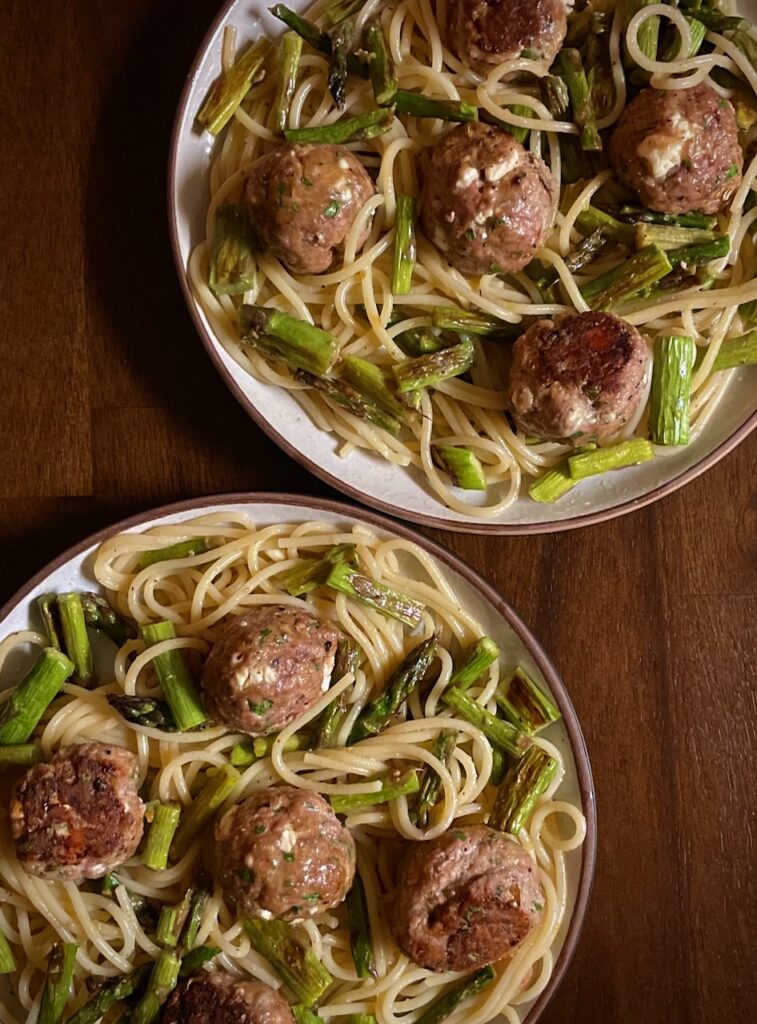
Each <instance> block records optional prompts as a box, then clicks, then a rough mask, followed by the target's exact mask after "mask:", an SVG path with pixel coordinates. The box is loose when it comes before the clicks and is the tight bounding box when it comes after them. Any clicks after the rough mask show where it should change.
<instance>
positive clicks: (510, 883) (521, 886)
mask: <svg viewBox="0 0 757 1024" xmlns="http://www.w3.org/2000/svg"><path fill="white" fill-rule="evenodd" d="M543 908H544V894H543V892H542V888H541V884H540V882H539V877H538V873H537V870H536V866H535V864H534V862H533V861H532V860H531V858H530V857H529V855H528V854H527V853H526V851H525V850H524V849H523V848H522V847H521V846H519V845H518V844H517V843H516V842H515V841H514V840H513V839H511V838H509V837H508V836H506V835H504V834H503V833H502V832H497V831H495V830H494V829H493V828H489V827H488V826H486V825H471V826H468V827H466V828H453V829H452V830H451V831H449V832H445V833H444V835H443V836H440V837H439V838H438V839H435V840H433V841H432V842H428V843H416V844H414V845H413V847H412V848H411V851H410V854H409V856H408V858H407V860H406V861H405V862H404V864H403V865H402V870H401V874H400V881H399V888H398V890H397V898H396V900H395V903H394V905H393V914H394V917H393V922H394V924H393V927H394V937H395V939H396V941H397V945H398V946H399V947H400V949H402V951H403V952H405V953H407V955H408V956H409V957H410V959H411V960H414V961H415V963H417V964H418V965H419V966H420V967H427V968H428V969H429V970H432V971H469V970H474V969H476V968H478V967H484V966H485V965H486V964H491V963H494V961H495V960H500V959H501V958H502V957H503V956H504V955H505V953H507V952H509V951H510V950H511V949H512V948H513V946H517V945H518V943H519V942H522V941H523V939H524V938H525V937H526V935H528V933H529V932H530V931H531V929H532V928H533V927H534V926H535V925H536V924H538V922H539V920H540V918H541V915H542V910H543Z"/></svg>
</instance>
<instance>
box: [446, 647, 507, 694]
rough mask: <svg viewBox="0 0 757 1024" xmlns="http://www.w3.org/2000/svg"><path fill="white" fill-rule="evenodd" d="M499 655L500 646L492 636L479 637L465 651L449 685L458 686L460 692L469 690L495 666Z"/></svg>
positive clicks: (450, 678)
mask: <svg viewBox="0 0 757 1024" xmlns="http://www.w3.org/2000/svg"><path fill="white" fill-rule="evenodd" d="M499 655H500V650H499V644H497V643H495V642H494V640H492V638H491V637H490V636H482V637H479V639H478V640H476V642H475V643H473V644H471V645H470V647H466V649H465V650H464V651H463V653H462V655H461V657H460V658H459V659H458V661H457V663H456V665H455V667H454V670H453V672H452V675H451V676H450V677H449V685H450V686H456V687H457V689H458V690H467V689H468V688H469V687H471V686H473V684H474V683H475V682H477V681H478V680H479V679H480V678H481V676H482V675H483V674H484V672H486V670H487V669H488V668H489V666H490V665H492V664H494V662H495V661H496V660H497V658H498V657H499Z"/></svg>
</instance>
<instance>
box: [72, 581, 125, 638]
mask: <svg viewBox="0 0 757 1024" xmlns="http://www.w3.org/2000/svg"><path fill="white" fill-rule="evenodd" d="M79 596H80V598H81V606H82V611H83V612H84V621H85V622H86V624H87V628H88V629H94V630H95V631H96V632H98V633H103V634H104V635H105V636H107V637H108V638H109V639H110V640H112V641H113V643H114V644H116V646H117V647H121V646H122V645H123V644H125V643H126V641H127V640H132V639H133V638H134V637H135V636H136V635H137V627H136V624H135V623H134V622H132V621H131V620H130V619H125V618H124V617H123V616H122V615H119V614H118V612H116V611H114V610H113V608H111V606H110V604H109V603H108V602H107V601H106V600H105V598H104V597H101V596H100V595H99V594H90V593H83V594H80V595H79Z"/></svg>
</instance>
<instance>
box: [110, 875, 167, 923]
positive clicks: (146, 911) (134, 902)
mask: <svg viewBox="0 0 757 1024" xmlns="http://www.w3.org/2000/svg"><path fill="white" fill-rule="evenodd" d="M119 887H121V888H122V889H123V890H124V893H125V894H126V898H127V899H128V901H129V903H130V904H131V909H132V910H133V911H134V916H135V917H136V919H137V921H139V923H140V924H141V925H142V927H143V928H144V929H145V930H146V931H150V930H152V929H153V928H154V927H155V924H156V922H157V917H156V913H155V907H154V906H153V904H152V903H150V902H149V901H148V900H147V899H145V897H144V896H142V895H140V893H138V892H134V890H133V889H129V888H128V886H126V885H124V883H123V882H122V881H121V880H120V878H118V877H117V875H114V874H110V875H105V877H104V878H102V879H101V880H100V892H101V893H102V895H103V896H112V895H113V894H114V892H115V891H116V889H118V888H119Z"/></svg>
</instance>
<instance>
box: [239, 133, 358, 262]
mask: <svg viewBox="0 0 757 1024" xmlns="http://www.w3.org/2000/svg"><path fill="white" fill-rule="evenodd" d="M375 191H376V187H375V185H374V184H373V181H372V180H371V178H370V176H369V174H368V172H367V171H366V169H365V167H364V166H363V165H362V164H361V162H360V161H359V160H358V158H357V157H356V156H355V155H354V154H353V153H351V152H350V150H349V149H346V148H345V147H344V146H329V145H284V146H279V148H278V149H274V150H273V151H272V152H271V153H268V154H267V155H266V156H263V157H261V158H260V159H259V160H257V161H256V162H255V163H254V164H253V165H252V167H251V168H250V174H249V177H248V178H247V184H246V194H247V201H248V203H249V208H250V216H251V219H252V223H253V226H254V228H255V230H256V231H257V233H258V235H259V236H260V238H261V239H262V241H263V243H264V244H265V247H266V248H267V249H268V250H269V252H271V253H272V254H273V255H274V256H275V257H276V258H277V259H279V260H281V262H282V263H284V264H286V266H287V267H288V268H289V269H290V270H291V271H293V272H294V273H295V274H322V273H324V272H325V271H327V270H330V269H331V268H332V267H333V266H334V264H335V263H336V262H337V260H338V259H339V257H340V256H341V255H342V253H343V251H344V242H345V239H346V238H347V235H348V233H349V230H350V228H351V227H352V225H353V223H354V221H355V217H356V216H357V215H358V213H359V212H360V210H361V208H362V207H363V206H364V205H365V203H366V202H367V201H368V200H369V199H370V198H371V196H372V195H373V194H374V193H375ZM369 231H370V226H369V225H368V226H366V229H365V231H364V232H363V233H362V235H361V237H360V240H359V243H358V247H360V246H361V245H363V243H364V242H365V240H366V238H367V237H368V234H369Z"/></svg>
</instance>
